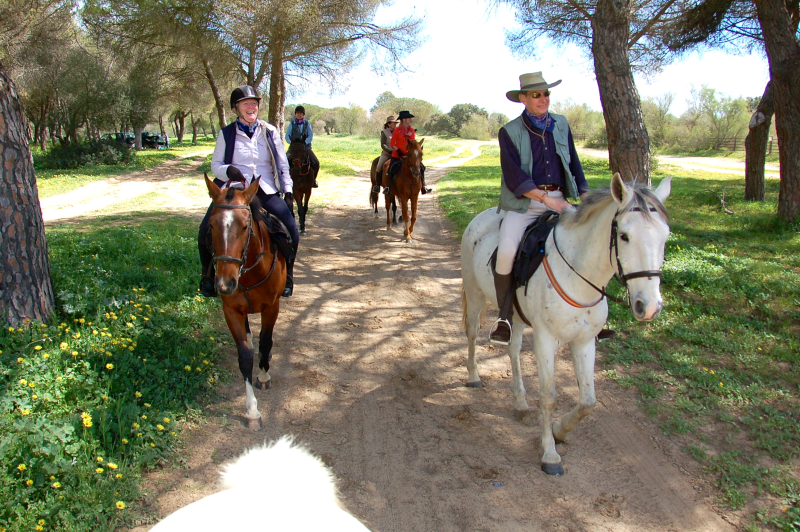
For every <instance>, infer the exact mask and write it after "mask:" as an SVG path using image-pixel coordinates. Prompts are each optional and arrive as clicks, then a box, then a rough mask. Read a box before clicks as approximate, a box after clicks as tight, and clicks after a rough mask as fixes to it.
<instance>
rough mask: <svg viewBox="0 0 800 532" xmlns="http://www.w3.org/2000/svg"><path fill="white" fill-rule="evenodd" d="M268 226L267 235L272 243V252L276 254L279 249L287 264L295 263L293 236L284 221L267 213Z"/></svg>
mask: <svg viewBox="0 0 800 532" xmlns="http://www.w3.org/2000/svg"><path fill="white" fill-rule="evenodd" d="M267 214H268V216H267V217H266V220H265V221H266V226H267V233H269V237H270V240H271V241H272V247H273V249H272V251H273V253H274V252H275V249H276V248H277V249H278V251H280V253H281V255H283V257H284V258H285V259H286V263H287V264H289V263H292V262H294V248H293V247H292V235H291V234H290V233H289V230H288V229H286V226H285V225H284V224H283V222H282V221H280V220H279V219H278V217H277V216H275V215H274V214H270V213H267Z"/></svg>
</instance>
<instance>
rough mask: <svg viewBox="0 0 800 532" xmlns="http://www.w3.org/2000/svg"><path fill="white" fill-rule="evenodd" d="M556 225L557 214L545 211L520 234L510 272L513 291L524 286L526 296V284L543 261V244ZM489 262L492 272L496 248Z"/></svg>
mask: <svg viewBox="0 0 800 532" xmlns="http://www.w3.org/2000/svg"><path fill="white" fill-rule="evenodd" d="M501 223H502V222H501ZM556 223H558V213H557V212H555V211H547V212H546V213H544V214H543V215H541V216H540V217H539V218H537V219H536V221H535V222H533V223H532V224H531V225H529V226H528V227H527V228H526V229H525V232H524V233H523V234H522V240H521V241H520V244H519V247H518V248H517V254H516V256H515V257H514V268H513V270H512V272H513V274H514V289H517V288H519V287H521V286H524V287H525V295H527V294H528V283H529V282H530V280H531V277H533V274H534V273H536V270H538V269H539V265H540V264H541V263H542V260H543V259H544V244H545V242H547V237H548V236H550V232H551V231H552V230H553V227H555V226H556ZM490 260H491V264H492V271H494V268H495V264H496V262H497V248H495V250H494V253H492V257H491V259H490Z"/></svg>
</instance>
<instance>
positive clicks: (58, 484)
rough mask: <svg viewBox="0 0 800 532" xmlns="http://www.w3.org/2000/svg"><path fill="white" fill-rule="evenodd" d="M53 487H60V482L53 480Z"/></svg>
mask: <svg viewBox="0 0 800 532" xmlns="http://www.w3.org/2000/svg"><path fill="white" fill-rule="evenodd" d="M53 487H54V488H55V489H58V488H60V487H61V483H60V482H53Z"/></svg>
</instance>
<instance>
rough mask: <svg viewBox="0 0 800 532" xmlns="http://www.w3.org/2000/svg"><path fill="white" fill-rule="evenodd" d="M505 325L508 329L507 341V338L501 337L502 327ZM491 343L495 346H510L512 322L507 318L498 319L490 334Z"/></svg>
mask: <svg viewBox="0 0 800 532" xmlns="http://www.w3.org/2000/svg"><path fill="white" fill-rule="evenodd" d="M503 325H505V326H506V327H508V339H505V336H504V335H503V336H501V335H500V334H497V333H501V334H502V326H503ZM489 342H491V343H493V344H500V345H508V344H509V343H510V342H511V322H510V321H508V320H507V319H505V318H497V321H495V322H494V323H493V324H492V329H491V332H489Z"/></svg>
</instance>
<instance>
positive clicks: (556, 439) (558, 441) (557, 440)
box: [553, 436, 564, 445]
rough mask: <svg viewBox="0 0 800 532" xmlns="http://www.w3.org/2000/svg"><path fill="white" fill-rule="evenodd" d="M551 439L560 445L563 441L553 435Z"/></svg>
mask: <svg viewBox="0 0 800 532" xmlns="http://www.w3.org/2000/svg"><path fill="white" fill-rule="evenodd" d="M553 440H554V441H555V442H556V445H561V444H562V443H564V440H559V439H558V438H556V437H555V436H553Z"/></svg>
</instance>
